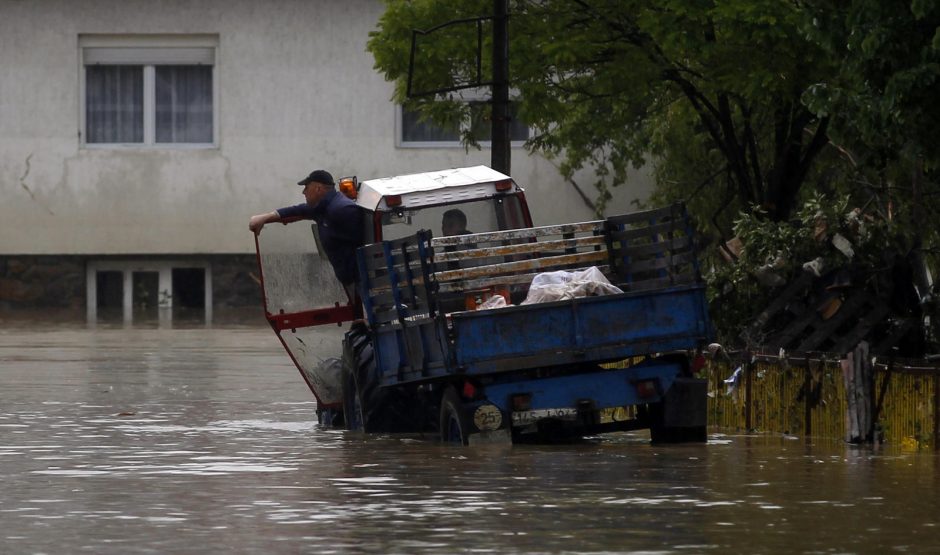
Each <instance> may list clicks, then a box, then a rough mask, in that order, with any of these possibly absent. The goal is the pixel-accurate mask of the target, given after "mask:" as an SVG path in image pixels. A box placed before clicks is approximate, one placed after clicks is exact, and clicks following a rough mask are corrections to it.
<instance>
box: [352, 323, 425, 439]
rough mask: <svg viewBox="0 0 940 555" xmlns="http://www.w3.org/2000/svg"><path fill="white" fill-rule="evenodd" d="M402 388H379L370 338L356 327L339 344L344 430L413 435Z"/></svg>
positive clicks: (362, 328)
mask: <svg viewBox="0 0 940 555" xmlns="http://www.w3.org/2000/svg"><path fill="white" fill-rule="evenodd" d="M412 397H413V396H412V395H409V393H408V391H407V390H405V389H404V388H389V387H381V384H380V380H379V374H378V369H377V368H376V366H375V355H374V352H373V350H372V336H371V334H370V333H369V329H368V328H367V327H366V325H365V324H362V323H356V324H353V326H352V327H351V328H350V329H349V331H348V332H346V338H345V339H344V340H343V413H344V416H345V418H346V429H348V430H360V431H364V432H410V431H417V430H416V425H415V418H414V414H413V409H414V407H415V406H416V405H415V403H414V402H409V401H410V400H411V399H412Z"/></svg>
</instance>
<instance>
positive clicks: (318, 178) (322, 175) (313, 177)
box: [297, 170, 336, 186]
mask: <svg viewBox="0 0 940 555" xmlns="http://www.w3.org/2000/svg"><path fill="white" fill-rule="evenodd" d="M313 182H316V183H322V184H324V185H330V186H335V185H336V184H335V183H333V176H332V175H330V172H328V171H326V170H314V171H312V172H310V175H308V176H307V177H305V178H303V179H301V180H300V181H298V182H297V184H298V185H306V184H307V183H313Z"/></svg>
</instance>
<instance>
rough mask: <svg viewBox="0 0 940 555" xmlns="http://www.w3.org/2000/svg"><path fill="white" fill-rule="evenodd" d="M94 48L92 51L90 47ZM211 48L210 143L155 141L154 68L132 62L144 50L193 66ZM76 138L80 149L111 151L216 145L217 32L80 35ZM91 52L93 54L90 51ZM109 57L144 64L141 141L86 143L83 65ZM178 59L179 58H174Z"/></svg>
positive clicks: (217, 101) (142, 58) (192, 147)
mask: <svg viewBox="0 0 940 555" xmlns="http://www.w3.org/2000/svg"><path fill="white" fill-rule="evenodd" d="M92 49H94V50H92ZM206 49H211V56H210V59H211V67H212V142H210V143H158V142H156V140H155V139H156V129H155V127H156V125H155V118H156V106H155V103H156V99H155V98H154V96H155V82H154V81H155V73H156V72H155V69H154V67H155V66H154V64H153V63H149V64H148V63H146V62H143V61H135V58H139V59H141V60H146V59H147V56H148V54H147V52H148V51H150V52H152V51H154V50H158V51H160V52H159V55H160V56H161V57H164V58H165V59H172V60H174V63H178V64H179V65H189V64H193V65H195V62H194V60H199V61H200V63H201V62H202V60H204V58H205V50H206ZM78 52H79V56H78V65H79V71H78V75H79V83H78V85H79V95H78V96H79V105H78V113H79V137H80V147H81V148H83V149H89V150H96V149H105V150H114V149H131V150H133V149H139V150H188V149H193V150H199V149H216V148H219V76H218V62H219V60H218V57H219V37H218V35H79V37H78ZM92 53H93V54H92ZM92 56H94V57H96V58H106V59H107V58H111V59H114V60H120V61H121V62H122V63H125V62H126V65H139V66H142V67H143V79H144V82H143V89H144V90H143V93H144V106H143V111H144V139H143V142H140V143H89V142H87V141H86V137H87V128H86V123H87V122H86V121H85V111H86V105H85V64H86V58H91V57H92ZM177 60H178V61H177Z"/></svg>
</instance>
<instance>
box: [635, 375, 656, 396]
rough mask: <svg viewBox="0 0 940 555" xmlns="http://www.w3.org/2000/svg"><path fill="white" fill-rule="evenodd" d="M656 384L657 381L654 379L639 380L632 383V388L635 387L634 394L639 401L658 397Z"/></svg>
mask: <svg viewBox="0 0 940 555" xmlns="http://www.w3.org/2000/svg"><path fill="white" fill-rule="evenodd" d="M656 382H657V380H656V379H655V378H653V379H650V380H639V381H636V382H633V386H634V387H636V394H637V395H639V396H640V398H641V399H649V398H650V397H655V396H657V395H659V391H658V388H657V387H656Z"/></svg>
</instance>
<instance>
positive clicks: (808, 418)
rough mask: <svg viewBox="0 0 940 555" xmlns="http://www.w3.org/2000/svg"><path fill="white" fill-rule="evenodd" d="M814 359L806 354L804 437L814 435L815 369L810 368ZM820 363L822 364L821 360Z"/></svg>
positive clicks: (807, 437)
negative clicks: (813, 397)
mask: <svg viewBox="0 0 940 555" xmlns="http://www.w3.org/2000/svg"><path fill="white" fill-rule="evenodd" d="M810 364H812V361H811V360H810V357H809V355H808V354H807V355H806V367H805V371H804V372H803V437H804V438H806V439H809V437H810V436H812V435H813V404H812V401H811V398H812V396H813V392H812V391H813V369H812V368H810ZM820 364H822V363H821V362H820Z"/></svg>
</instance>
